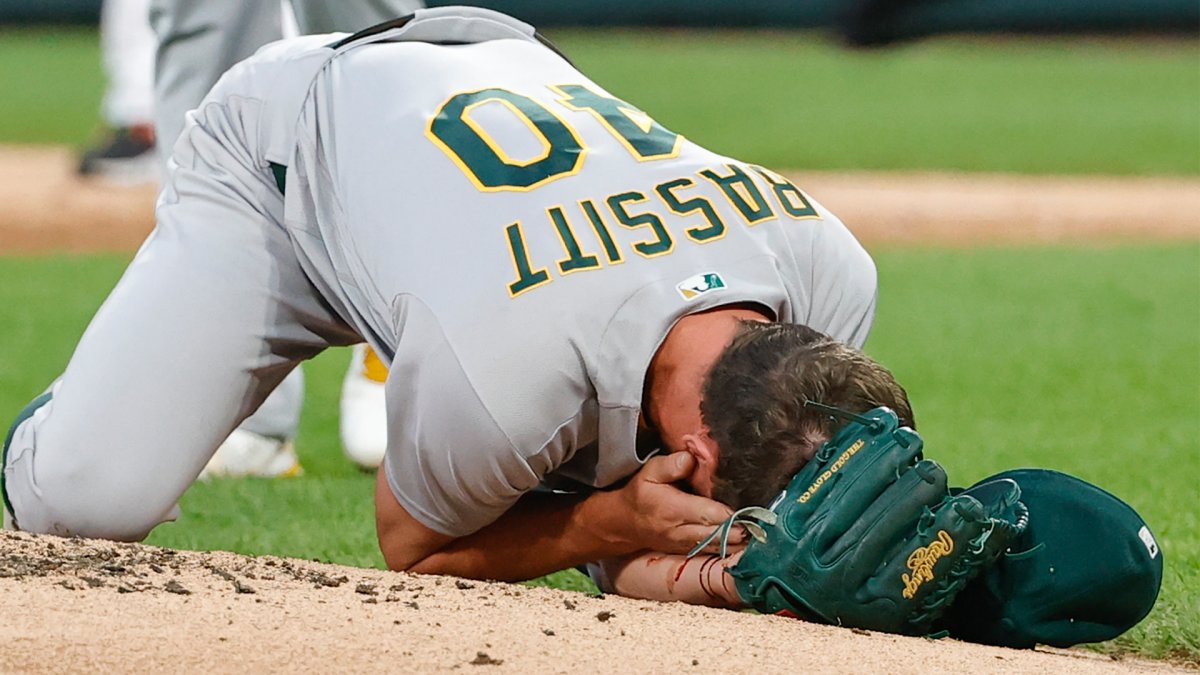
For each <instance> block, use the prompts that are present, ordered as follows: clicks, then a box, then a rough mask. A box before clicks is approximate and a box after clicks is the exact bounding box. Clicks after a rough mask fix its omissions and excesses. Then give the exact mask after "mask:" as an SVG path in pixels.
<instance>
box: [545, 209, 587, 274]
mask: <svg viewBox="0 0 1200 675" xmlns="http://www.w3.org/2000/svg"><path fill="white" fill-rule="evenodd" d="M546 213H548V214H549V215H550V220H551V221H553V222H554V230H555V231H556V232H558V238H559V239H561V240H562V245H563V250H565V251H566V252H567V257H566V258H564V259H562V260H559V261H558V269H559V271H561V272H562V273H563V274H569V273H571V272H578V271H579V270H587V269H593V268H596V267H599V266H600V259H599V258H597V257H596V256H594V255H592V254H590V253H587V254H585V253H584V252H583V251H582V250H580V248H579V239H577V238H576V237H575V232H574V231H572V230H571V224H570V223H568V222H567V216H566V215H565V214H563V210H562V208H561V207H558V206H553V207H551V208H549V209H547V210H546Z"/></svg>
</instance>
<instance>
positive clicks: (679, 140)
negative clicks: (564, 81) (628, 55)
mask: <svg viewBox="0 0 1200 675" xmlns="http://www.w3.org/2000/svg"><path fill="white" fill-rule="evenodd" d="M562 86H574V87H579V88H581V89H587V90H588V91H589V92H591V93H593V94H595V95H596V96H599V97H602V98H609V99H612V100H614V101H617V102H618V103H625V101H622V100H621V99H618V98H614V97H611V96H606V95H605V94H601V93H600V92H598V91H596V90H594V89H592V88H591V87H589V86H587V85H586V84H578V83H574V82H572V83H570V84H569V85H556V84H548V85H546V87H547V88H549V89H551V90H553V91H554V92H556V93H557V94H559V96H560V98H558V99H556V100H557V101H558V102H559V103H561V104H562V105H563V106H565V107H567V108H570V109H571V110H575V111H578V112H586V113H590V114H591V115H592V116H593V117H595V118H596V119H597V120H599V121H600V124H602V125H604V128H606V129H608V132H609V133H610V134H612V136H613V137H614V138H616V139H617V142H618V143H620V144H621V145H623V146H625V150H626V151H627V152H629V155H630V156H631V157H633V158H634V159H635V160H636V161H638V162H653V161H656V160H659V159H673V158H675V157H678V156H679V150H680V148H681V147H682V146H683V135H682V134H677V133H675V132H674V131H670V130H669V129H667V128H666V127H663V129H664V130H666V131H670V133H672V134H675V143H674V144H673V146H672V147H671V152H670V153H662V154H657V155H643V154H642V153H640V152H638V150H637V148H635V147H633V144H632V143H630V142H629V139H627V138H625V136H624V135H623V134H622V133H621V132H620V131H617V128H616V127H614V126H613V125H612V123H611V122H609V121H608V119H607V118H606V117H604V115H601V114H600V111H599V110H596V109H595V108H591V107H588V106H577V105H573V104H572V103H571V102H570V99H571V98H572V96H571V95H570V94H568V93H567V92H565V91H563V90H562V89H560V87H562ZM617 110H620V111H621V113H623V114H624V115H625V117H626V119H628V120H629V121H630V122H633V124H634V125H635V126H637V127H638V128H639V129H641V130H642V131H643V132H645V133H650V130H651V129H652V128H654V125H655V123H656V120H655V119H654V118H653V117H651V116H650V115H649V114H648V113H646V112H643V111H642V110H639V109H637V108H634V107H633V106H632V105H630V104H628V103H625V105H618V106H617Z"/></svg>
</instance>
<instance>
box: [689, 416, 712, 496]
mask: <svg viewBox="0 0 1200 675" xmlns="http://www.w3.org/2000/svg"><path fill="white" fill-rule="evenodd" d="M682 440H683V451H684V452H686V453H688V454H690V455H691V456H692V457H693V458H695V460H696V464H695V469H693V470H692V475H691V477H690V478H689V479H688V483H691V485H692V487H694V488H695V489H696V492H698V493H699V494H702V495H704V496H705V497H712V490H713V476H714V475H715V474H716V472H717V457H718V454H719V453H718V450H717V442H716V441H714V440H713V439H712V436H709V435H708V430H707V429H701V430H700V431H698V432H696V433H692V434H684V435H683V439H682Z"/></svg>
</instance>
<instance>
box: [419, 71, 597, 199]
mask: <svg viewBox="0 0 1200 675" xmlns="http://www.w3.org/2000/svg"><path fill="white" fill-rule="evenodd" d="M488 89H495V90H497V91H504V92H508V93H510V94H513V95H514V96H520V97H522V98H525V99H527V100H529V101H531V102H533V103H534V104H536V105H537V106H538V107H539V108H541V109H542V110H545V111H546V113H547V114H549V115H550V116H551V117H553V118H554V119H555V120H557V121H558V122H559V123H560V124H562V125H563V128H565V129H566V130H567V133H568V134H569V135H570V136H571V138H572V139H573V140H574V141H575V145H577V146H579V154H577V155H576V156H575V162H574V164H573V165H572V167H571V169H570V170H569V171H560V172H559V173H554V174H550V175H549V176H546V177H545V178H543V179H541V180H539V181H536V182H534V183H530V184H529V185H527V186H519V185H498V186H496V187H491V186H488V185H484V184H483V182H482V181H480V180H479V177H478V176H476V175H475V172H474V171H473V170H472V169H471V167H470V166H468V165H467V163H466V162H464V161H463V159H462V157H460V156H459V155H458V153H457V152H455V150H454V149H453V148H451V147H450V146H449V145H447V144H446V143H445V142H444V141H442V139H441V138H439V137H438V135H437V134H435V133H434V132H433V124H434V122H436V121H437V119H438V117H440V116H441V114H442V112H443V111H444V110H445V109H446V106H447V105H449V104H450V103H451V101H453V100H455V99H456V98H458V97H459V96H470V95H472V94H478V93H481V92H484V91H487V90H488ZM488 101H503V102H505V103H509V104H510V107H513V108H515V106H511V102H508V101H505V100H504V99H502V98H487V99H483V100H482V101H477V102H476V103H473V104H470V105H468V106H465V107H464V109H463V110H464V114H465V112H466V108H468V107H471V106H474V105H476V104H477V103H485V102H488ZM516 110H517V111H518V112H519V113H520V114H519V116H520V117H521V120H522V122H524V123H525V124H526V125H530V124H532V123H533V122H532V120H530V119H529V118H528V117H527V116H526V115H525V113H523V112H520V109H519V108H516ZM459 119H460V121H462V122H463V123H464V124H466V125H467V126H468V127H469V128H471V130H472V131H476V133H478V131H477V127H476V126H473V122H467V121H466V120H464V119H462V118H461V117H460V118H459ZM534 126H535V127H536V125H534ZM537 133H538V135H539V136H541V137H542V138H543V139H545V136H544V135H543V134H542V133H541V132H540V131H538V132H537ZM425 138H427V139H429V141H430V142H431V143H433V144H434V145H435V146H437V147H438V149H440V150H441V151H442V153H443V154H445V155H446V157H447V158H449V160H450V161H451V162H453V163H454V165H455V166H457V167H458V169H459V170H460V171H462V172H463V175H464V176H466V177H467V179H468V180H469V181H471V184H472V185H474V186H475V189H477V190H479V191H480V192H530V191H532V190H535V189H537V188H539V187H541V186H543V185H545V184H547V183H550V182H552V181H556V180H558V179H559V178H566V177H568V176H574V175H575V174H577V173H579V171H580V170H581V169H583V164H584V160H585V159H586V158H587V155H588V147H587V145H585V144H584V143H583V141H582V140H580V137H579V132H578V131H576V130H575V128H574V127H572V126H571V125H570V123H568V122H567V121H566V120H565V119H563V118H562V117H559V116H558V115H556V114H554V111H553V110H551V109H549V108H547V107H546V106H544V105H542V104H541V102H539V101H537V100H536V99H533V98H530V97H528V96H525V95H524V94H519V93H517V92H515V91H509V90H508V89H505V88H503V87H485V88H483V89H476V90H475V91H460V92H457V93H454V94H451V95H450V96H449V97H447V98H446V100H445V101H442V104H441V105H440V106H438V109H437V112H435V113H434V114H433V115H432V116H430V118H429V121H428V122H426V123H425ZM479 140H481V141H483V143H484V144H486V145H488V147H489V148H491V149H492V150H493V151H495V150H496V148H495V147H493V146H492V143H491V142H490V141H491V137H490V136H487V137H484V136H480V137H479ZM545 140H546V141H547V143H548V142H549V139H545ZM553 150H554V148H553V146H552V145H551V146H550V149H549V150H548V151H547V154H546V157H548V156H549V153H550V152H553ZM497 157H500V156H499V155H497ZM542 159H545V157H543V158H542ZM501 161H503V158H501ZM536 161H541V160H536ZM509 166H522V165H515V164H510V165H509ZM523 166H528V165H523Z"/></svg>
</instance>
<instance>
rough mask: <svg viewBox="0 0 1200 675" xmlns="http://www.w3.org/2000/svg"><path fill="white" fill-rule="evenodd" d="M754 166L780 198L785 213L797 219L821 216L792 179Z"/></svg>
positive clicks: (776, 196)
mask: <svg viewBox="0 0 1200 675" xmlns="http://www.w3.org/2000/svg"><path fill="white" fill-rule="evenodd" d="M753 168H754V170H755V171H757V172H758V175H760V176H762V177H763V178H764V179H765V180H766V181H767V183H768V184H769V185H770V186H771V190H773V191H774V192H775V198H776V199H778V200H779V205H780V206H782V207H783V212H784V213H786V214H788V215H789V216H791V217H792V218H795V219H796V220H801V219H805V218H820V217H821V216H820V215H819V214H818V213H817V210H816V209H814V208H813V205H812V204H811V203H809V201H808V197H806V196H804V193H803V192H801V191H800V188H798V187H796V186H795V185H794V184H793V183H792V181H790V180H788V179H786V178H784V177H783V176H781V175H779V174H777V173H775V172H774V171H771V170H769V169H765V168H763V167H761V166H755V167H753Z"/></svg>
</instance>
